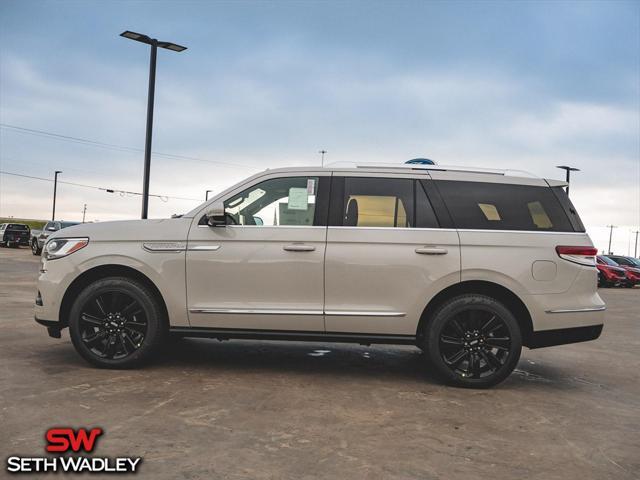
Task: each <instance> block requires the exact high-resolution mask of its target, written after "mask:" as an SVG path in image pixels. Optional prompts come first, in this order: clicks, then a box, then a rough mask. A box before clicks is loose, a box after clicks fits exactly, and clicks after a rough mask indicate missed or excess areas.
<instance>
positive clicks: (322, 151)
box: [318, 150, 327, 167]
mask: <svg viewBox="0 0 640 480" xmlns="http://www.w3.org/2000/svg"><path fill="white" fill-rule="evenodd" d="M318 153H319V154H320V155H322V161H321V163H320V165H321V166H323V167H324V154H325V153H327V151H326V150H320V151H319V152H318Z"/></svg>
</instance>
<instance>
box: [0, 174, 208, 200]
mask: <svg viewBox="0 0 640 480" xmlns="http://www.w3.org/2000/svg"><path fill="white" fill-rule="evenodd" d="M0 174H2V175H11V176H13V177H22V178H30V179H32V180H41V181H44V182H53V180H51V179H50V178H44V177H36V176H33V175H25V174H22V173H15V172H7V171H4V170H0ZM58 183H64V184H66V185H72V186H74V187H83V188H93V189H95V190H101V191H103V192H107V193H119V194H120V195H142V194H141V193H140V192H132V191H129V190H120V189H117V188H106V187H98V186H96V185H87V184H84V183H76V182H66V181H63V180H58ZM149 196H150V197H156V198H159V199H160V200H162V201H163V202H166V201H167V200H168V199H170V198H171V199H174V200H189V201H194V202H201V201H202V199H200V198H188V197H175V196H172V195H158V194H150V195H149Z"/></svg>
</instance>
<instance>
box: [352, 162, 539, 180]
mask: <svg viewBox="0 0 640 480" xmlns="http://www.w3.org/2000/svg"><path fill="white" fill-rule="evenodd" d="M351 166H352V167H353V166H355V167H356V168H379V169H385V170H386V169H390V170H391V169H393V170H437V171H452V172H468V173H484V174H488V175H507V176H514V177H531V178H540V177H538V176H537V175H534V174H533V173H531V172H527V171H525V170H515V169H511V168H508V169H498V168H481V167H463V166H457V165H415V164H414V165H412V164H396V163H370V164H366V165H357V164H352V165H351Z"/></svg>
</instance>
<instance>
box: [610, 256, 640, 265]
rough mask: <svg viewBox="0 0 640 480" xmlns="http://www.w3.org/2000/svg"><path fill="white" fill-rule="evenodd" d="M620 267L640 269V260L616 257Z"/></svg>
mask: <svg viewBox="0 0 640 480" xmlns="http://www.w3.org/2000/svg"><path fill="white" fill-rule="evenodd" d="M613 259H614V260H615V261H616V262H618V263H619V264H620V265H628V266H630V267H640V260H638V259H637V258H633V257H614V258H613Z"/></svg>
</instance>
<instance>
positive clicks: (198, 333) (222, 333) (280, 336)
mask: <svg viewBox="0 0 640 480" xmlns="http://www.w3.org/2000/svg"><path fill="white" fill-rule="evenodd" d="M169 333H171V334H174V335H180V336H183V337H199V338H216V339H218V340H231V339H245V340H288V341H295V342H328V343H359V344H360V345H371V344H374V343H379V344H390V345H416V342H417V341H416V337H415V335H384V334H362V333H342V332H305V331H295V330H293V331H292V330H250V329H244V328H200V327H171V328H170V329H169Z"/></svg>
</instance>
